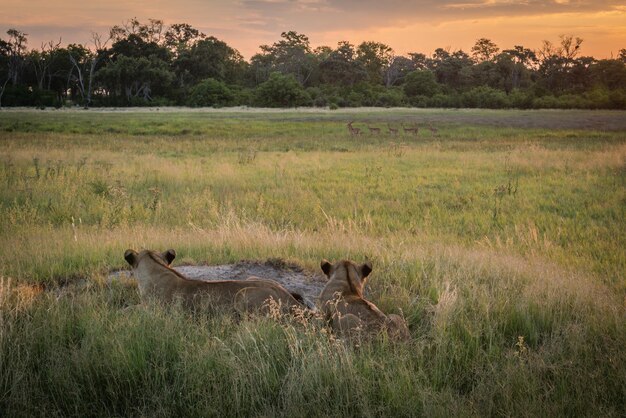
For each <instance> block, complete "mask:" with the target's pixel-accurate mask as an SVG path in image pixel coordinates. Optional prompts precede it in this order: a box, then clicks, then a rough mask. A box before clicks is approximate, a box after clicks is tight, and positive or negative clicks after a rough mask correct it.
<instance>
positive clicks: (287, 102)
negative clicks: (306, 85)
mask: <svg viewBox="0 0 626 418" xmlns="http://www.w3.org/2000/svg"><path fill="white" fill-rule="evenodd" d="M256 103H257V104H258V105H259V106H266V107H296V106H309V105H311V97H310V96H309V95H308V93H307V92H306V91H305V90H304V89H303V88H302V86H301V85H300V83H298V82H297V81H296V79H295V78H294V77H293V76H292V75H291V74H289V75H283V74H280V73H272V74H270V77H269V79H268V80H267V81H265V82H264V83H261V84H259V86H258V87H257V89H256Z"/></svg>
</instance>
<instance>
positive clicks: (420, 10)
mask: <svg viewBox="0 0 626 418" xmlns="http://www.w3.org/2000/svg"><path fill="white" fill-rule="evenodd" d="M0 10H1V11H2V12H1V13H0V31H1V32H0V38H3V39H6V38H7V37H6V35H5V33H6V31H7V30H8V29H10V28H15V29H19V30H21V31H23V32H26V33H27V34H28V35H29V36H28V39H29V41H28V47H29V48H39V47H40V45H41V44H42V42H47V41H50V40H55V41H57V42H58V40H59V38H61V40H62V45H66V44H68V43H83V44H88V43H89V41H90V39H91V32H92V31H93V32H97V33H101V34H106V33H108V31H109V29H110V28H111V26H113V25H121V24H123V23H124V22H125V21H127V20H128V19H130V18H133V17H136V18H137V19H139V20H140V21H142V22H143V21H147V20H148V19H149V18H155V19H161V20H163V21H164V22H165V24H172V23H189V24H191V25H192V26H194V27H195V28H197V29H199V30H201V31H202V32H204V33H205V34H207V35H210V36H215V37H216V38H218V39H221V40H223V41H225V42H226V43H228V44H229V45H230V46H231V47H233V48H235V49H237V50H238V51H239V52H241V54H242V55H243V56H244V57H245V58H246V59H249V58H250V57H251V56H252V55H254V54H255V53H257V52H259V45H262V44H272V43H274V42H276V41H278V40H279V39H280V34H281V32H285V31H290V30H294V31H296V32H298V33H302V34H305V35H307V36H308V37H309V40H310V42H311V45H312V46H313V47H317V46H321V45H327V46H330V47H335V46H336V45H337V43H338V42H339V41H343V40H347V41H349V42H351V43H353V44H355V45H358V44H359V43H361V42H363V41H377V42H383V43H385V44H387V45H389V46H391V47H392V48H393V49H394V51H395V53H396V54H397V55H405V54H407V53H409V52H422V53H426V54H427V55H430V54H432V52H433V51H434V50H435V49H436V48H440V47H441V48H450V49H451V50H457V49H463V50H464V51H466V52H469V51H470V49H471V47H472V45H474V43H475V41H476V40H477V39H479V38H488V39H491V40H492V41H494V42H495V43H496V44H497V45H498V46H499V47H500V48H501V49H509V48H512V47H513V46H514V45H523V46H524V47H526V48H530V49H536V48H539V47H540V46H541V43H542V41H543V40H549V41H551V42H553V43H558V41H559V36H560V35H574V36H577V37H580V38H582V39H583V40H584V42H583V45H582V49H581V54H582V55H590V56H594V57H596V58H611V57H612V56H613V57H616V56H617V55H618V53H619V50H620V49H622V48H626V0H523V1H512V0H440V1H437V0H233V1H218V0H176V1H166V0H108V1H93V0H0Z"/></svg>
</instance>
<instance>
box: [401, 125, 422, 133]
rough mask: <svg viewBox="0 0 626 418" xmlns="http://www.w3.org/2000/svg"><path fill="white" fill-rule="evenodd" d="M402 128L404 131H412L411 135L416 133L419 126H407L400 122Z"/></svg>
mask: <svg viewBox="0 0 626 418" xmlns="http://www.w3.org/2000/svg"><path fill="white" fill-rule="evenodd" d="M402 130H403V131H404V133H407V134H408V133H409V132H410V133H412V134H413V135H417V133H418V132H419V128H418V127H417V126H415V127H414V128H407V127H406V126H404V124H402Z"/></svg>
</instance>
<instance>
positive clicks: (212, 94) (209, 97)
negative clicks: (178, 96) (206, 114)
mask: <svg viewBox="0 0 626 418" xmlns="http://www.w3.org/2000/svg"><path fill="white" fill-rule="evenodd" d="M234 98H235V95H234V94H233V92H232V91H231V90H230V89H229V88H228V86H227V85H226V84H224V83H223V82H221V81H218V80H215V79H213V78H207V79H206V80H203V81H201V82H200V83H198V84H196V85H195V86H194V87H193V88H192V89H191V93H190V95H189V100H188V101H187V104H188V105H189V106H228V105H230V104H232V102H233V100H234Z"/></svg>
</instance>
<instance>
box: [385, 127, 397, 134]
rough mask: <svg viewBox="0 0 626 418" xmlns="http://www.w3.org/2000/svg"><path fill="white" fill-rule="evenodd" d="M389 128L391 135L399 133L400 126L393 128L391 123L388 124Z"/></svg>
mask: <svg viewBox="0 0 626 418" xmlns="http://www.w3.org/2000/svg"><path fill="white" fill-rule="evenodd" d="M387 129H389V133H390V134H391V135H398V128H392V127H391V126H390V125H389V124H387Z"/></svg>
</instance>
